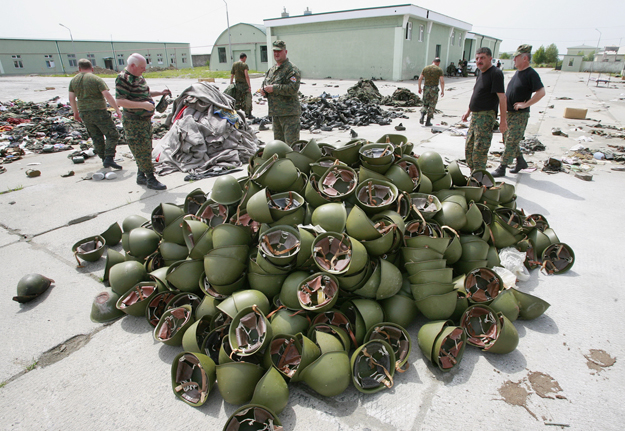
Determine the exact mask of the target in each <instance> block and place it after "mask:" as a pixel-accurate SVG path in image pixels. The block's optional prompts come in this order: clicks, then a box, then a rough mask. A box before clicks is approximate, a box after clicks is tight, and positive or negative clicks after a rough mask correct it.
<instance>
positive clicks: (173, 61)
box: [169, 54, 176, 64]
mask: <svg viewBox="0 0 625 431" xmlns="http://www.w3.org/2000/svg"><path fill="white" fill-rule="evenodd" d="M169 63H170V64H176V54H170V55H169Z"/></svg>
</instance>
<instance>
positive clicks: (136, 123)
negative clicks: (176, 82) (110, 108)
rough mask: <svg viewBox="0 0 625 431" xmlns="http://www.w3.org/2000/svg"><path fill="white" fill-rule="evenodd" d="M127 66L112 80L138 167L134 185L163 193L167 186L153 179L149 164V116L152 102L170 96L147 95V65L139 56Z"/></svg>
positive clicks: (133, 57) (150, 130)
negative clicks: (156, 98)
mask: <svg viewBox="0 0 625 431" xmlns="http://www.w3.org/2000/svg"><path fill="white" fill-rule="evenodd" d="M127 63H128V65H127V66H126V68H125V69H124V70H122V71H121V72H119V75H117V78H116V79H115V98H116V101H117V105H118V106H120V107H122V108H124V111H123V115H122V124H123V126H124V132H126V140H127V141H128V147H129V148H130V151H131V152H132V155H133V156H134V157H135V161H136V163H137V168H138V171H137V184H139V185H147V187H148V188H149V189H153V190H165V189H166V188H167V186H166V185H165V184H162V183H161V182H159V181H158V180H157V179H156V177H155V176H154V165H153V164H152V115H154V106H155V104H154V99H152V98H153V97H157V96H162V95H164V94H168V95H170V96H171V92H170V91H169V90H163V91H150V87H148V84H147V83H146V82H145V78H144V77H143V76H142V75H143V72H145V69H146V67H147V62H146V60H145V58H144V57H143V56H142V55H141V54H132V55H130V57H128V60H127Z"/></svg>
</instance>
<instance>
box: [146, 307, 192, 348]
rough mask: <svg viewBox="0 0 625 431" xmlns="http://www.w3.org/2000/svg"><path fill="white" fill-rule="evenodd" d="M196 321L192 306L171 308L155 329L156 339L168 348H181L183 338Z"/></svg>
mask: <svg viewBox="0 0 625 431" xmlns="http://www.w3.org/2000/svg"><path fill="white" fill-rule="evenodd" d="M194 321H195V317H194V316H193V309H192V307H191V306H190V305H183V306H181V307H177V308H171V309H169V310H167V311H165V313H164V314H163V317H161V320H159V322H158V325H156V328H154V339H155V340H156V341H160V342H161V343H164V344H167V345H168V346H180V345H181V344H182V336H183V335H184V333H185V331H186V330H187V328H189V326H191V325H192V324H193V322H194Z"/></svg>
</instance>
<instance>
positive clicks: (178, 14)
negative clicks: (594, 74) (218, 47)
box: [0, 0, 625, 54]
mask: <svg viewBox="0 0 625 431" xmlns="http://www.w3.org/2000/svg"><path fill="white" fill-rule="evenodd" d="M402 4H410V3H405V2H401V1H385V0H342V1H341V2H337V1H330V0H315V1H314V2H313V1H310V0H290V1H288V2H287V1H286V0H282V1H279V0H261V1H250V0H245V1H244V0H225V1H224V0H205V1H197V0H174V1H172V0H168V1H165V0H149V1H146V0H135V1H131V0H104V1H102V2H96V1H85V0H83V1H76V0H56V1H50V0H22V1H16V2H11V7H10V8H9V7H5V8H3V13H2V15H3V16H2V26H0V38H3V37H4V38H33V39H58V40H69V38H70V31H71V33H72V36H73V37H74V40H80V39H84V40H111V39H113V40H116V41H117V40H119V41H121V40H131V41H158V42H186V43H189V44H190V45H191V52H192V53H193V54H202V53H210V51H211V48H212V45H213V43H214V42H215V40H216V39H217V37H218V36H219V34H220V33H221V32H223V31H224V30H226V28H227V17H228V20H229V22H230V25H231V26H232V25H234V24H237V23H240V22H245V23H251V24H263V19H269V18H279V17H280V14H281V13H282V11H283V8H284V7H285V6H286V10H287V12H289V14H290V15H291V16H298V15H302V14H303V12H304V11H305V10H306V8H309V9H310V10H311V11H312V12H313V13H321V12H332V11H338V10H350V9H361V8H370V7H379V6H390V5H402ZM411 4H414V5H417V6H420V7H423V8H426V9H430V10H433V11H435V12H438V13H441V14H444V15H447V16H450V17H453V18H456V19H459V20H462V21H465V22H468V23H470V24H472V25H473V31H474V32H477V33H481V34H486V35H488V36H493V37H496V38H498V39H502V40H503V42H502V44H501V49H500V52H513V51H514V50H515V49H516V47H517V46H519V45H521V44H523V43H528V44H531V45H533V47H534V51H535V50H536V49H537V48H538V47H540V46H541V45H544V46H545V48H546V47H547V46H548V45H550V44H551V43H555V44H556V46H557V47H558V50H559V52H560V54H565V53H566V48H567V47H570V46H577V45H582V44H585V45H590V46H597V45H599V46H600V47H604V46H605V45H616V46H622V45H625V20H623V17H624V16H625V2H624V1H623V0H593V1H588V0H568V1H558V0H556V1H554V0H523V1H518V2H511V1H502V0H479V1H474V2H471V1H462V2H460V1H458V0H448V1H445V2H442V1H440V0H421V1H416V2H413V3H411ZM226 8H227V14H226ZM124 10H127V11H128V12H127V13H126V14H123V13H122V11H124ZM59 24H63V25H64V26H66V27H68V28H69V29H70V30H68V29H67V28H65V27H62V26H60V25H59Z"/></svg>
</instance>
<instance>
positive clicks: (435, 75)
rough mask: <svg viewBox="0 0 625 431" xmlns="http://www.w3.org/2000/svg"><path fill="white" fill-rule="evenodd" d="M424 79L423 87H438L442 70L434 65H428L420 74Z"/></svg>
mask: <svg viewBox="0 0 625 431" xmlns="http://www.w3.org/2000/svg"><path fill="white" fill-rule="evenodd" d="M421 75H423V78H424V81H425V82H424V85H427V86H429V87H434V86H437V85H438V82H439V81H440V79H439V78H440V77H441V76H443V69H441V68H440V67H438V66H436V65H435V64H430V65H429V66H426V67H424V68H423V72H421Z"/></svg>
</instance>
